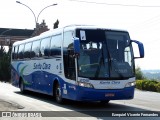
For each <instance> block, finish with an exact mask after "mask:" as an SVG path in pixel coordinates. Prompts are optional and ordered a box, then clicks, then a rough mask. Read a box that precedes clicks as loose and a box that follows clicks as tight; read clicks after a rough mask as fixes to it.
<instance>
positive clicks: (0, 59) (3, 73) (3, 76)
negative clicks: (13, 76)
mask: <svg viewBox="0 0 160 120" xmlns="http://www.w3.org/2000/svg"><path fill="white" fill-rule="evenodd" d="M0 80H1V81H6V82H8V81H9V80H10V51H9V52H6V51H5V49H4V47H3V46H0Z"/></svg>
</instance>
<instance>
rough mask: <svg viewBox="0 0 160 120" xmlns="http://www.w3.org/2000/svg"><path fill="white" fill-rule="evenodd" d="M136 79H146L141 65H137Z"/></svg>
mask: <svg viewBox="0 0 160 120" xmlns="http://www.w3.org/2000/svg"><path fill="white" fill-rule="evenodd" d="M136 79H137V80H143V79H144V75H143V73H142V71H141V68H140V67H139V66H137V67H136Z"/></svg>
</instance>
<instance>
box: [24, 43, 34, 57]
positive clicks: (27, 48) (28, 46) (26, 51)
mask: <svg viewBox="0 0 160 120" xmlns="http://www.w3.org/2000/svg"><path fill="white" fill-rule="evenodd" d="M31 47H32V43H26V44H25V48H24V58H30V51H31Z"/></svg>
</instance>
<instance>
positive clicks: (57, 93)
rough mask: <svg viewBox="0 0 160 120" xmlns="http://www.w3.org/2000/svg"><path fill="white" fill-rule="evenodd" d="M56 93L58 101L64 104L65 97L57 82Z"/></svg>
mask: <svg viewBox="0 0 160 120" xmlns="http://www.w3.org/2000/svg"><path fill="white" fill-rule="evenodd" d="M54 93H55V99H56V101H57V103H60V104H62V103H63V102H64V99H63V98H62V92H61V88H60V85H59V83H56V85H55V90H54Z"/></svg>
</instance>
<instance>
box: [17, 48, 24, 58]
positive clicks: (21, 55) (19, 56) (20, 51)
mask: <svg viewBox="0 0 160 120" xmlns="http://www.w3.org/2000/svg"><path fill="white" fill-rule="evenodd" d="M23 51H24V45H20V46H19V49H18V59H23Z"/></svg>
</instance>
